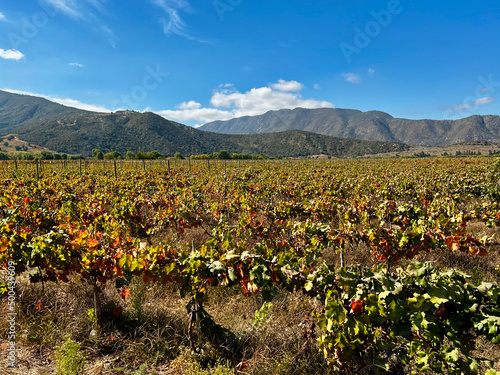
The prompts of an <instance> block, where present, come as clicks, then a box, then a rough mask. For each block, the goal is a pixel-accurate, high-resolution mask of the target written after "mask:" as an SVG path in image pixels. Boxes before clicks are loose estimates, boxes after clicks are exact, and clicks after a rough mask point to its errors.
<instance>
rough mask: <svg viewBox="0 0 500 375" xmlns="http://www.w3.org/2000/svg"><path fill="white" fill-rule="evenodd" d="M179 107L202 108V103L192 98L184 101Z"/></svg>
mask: <svg viewBox="0 0 500 375" xmlns="http://www.w3.org/2000/svg"><path fill="white" fill-rule="evenodd" d="M177 108H179V109H200V108H201V104H200V103H197V102H195V101H194V100H190V101H189V102H183V103H181V104H179V105H178V106H177Z"/></svg>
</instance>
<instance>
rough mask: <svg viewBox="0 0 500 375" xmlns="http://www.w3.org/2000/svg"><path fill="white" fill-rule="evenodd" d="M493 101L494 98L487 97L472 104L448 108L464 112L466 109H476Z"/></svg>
mask: <svg viewBox="0 0 500 375" xmlns="http://www.w3.org/2000/svg"><path fill="white" fill-rule="evenodd" d="M494 101H495V98H493V97H491V96H487V97H484V98H478V99H476V100H475V101H474V102H472V103H462V104H456V105H455V106H452V107H449V108H450V109H454V108H456V109H459V110H466V109H472V108H476V107H480V106H482V105H486V104H490V103H493V102H494Z"/></svg>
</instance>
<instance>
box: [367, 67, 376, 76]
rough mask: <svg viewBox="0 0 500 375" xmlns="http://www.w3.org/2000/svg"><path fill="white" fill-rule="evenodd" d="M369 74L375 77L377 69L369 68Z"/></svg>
mask: <svg viewBox="0 0 500 375" xmlns="http://www.w3.org/2000/svg"><path fill="white" fill-rule="evenodd" d="M368 74H369V75H370V77H373V75H374V74H375V69H372V68H370V69H368Z"/></svg>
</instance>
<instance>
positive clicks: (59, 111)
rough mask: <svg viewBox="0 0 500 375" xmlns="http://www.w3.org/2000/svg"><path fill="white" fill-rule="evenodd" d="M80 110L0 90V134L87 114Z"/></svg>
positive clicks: (35, 97) (36, 97)
mask: <svg viewBox="0 0 500 375" xmlns="http://www.w3.org/2000/svg"><path fill="white" fill-rule="evenodd" d="M88 113H91V112H87V111H84V110H81V109H76V108H71V107H66V106H64V105H61V104H57V103H54V102H51V101H49V100H47V99H44V98H40V97H38V96H30V95H20V94H12V93H9V92H7V91H2V90H0V133H2V134H6V133H9V132H12V131H14V130H15V129H16V128H19V127H22V126H24V125H28V124H34V123H38V122H40V121H47V120H56V119H59V118H63V117H71V116H79V115H84V114H88Z"/></svg>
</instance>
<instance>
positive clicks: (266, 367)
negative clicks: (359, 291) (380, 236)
mask: <svg viewBox="0 0 500 375" xmlns="http://www.w3.org/2000/svg"><path fill="white" fill-rule="evenodd" d="M468 231H469V233H470V234H473V235H474V236H477V237H482V236H488V237H491V236H492V237H493V238H494V241H496V242H495V243H494V244H493V245H491V246H490V247H489V248H488V252H489V255H488V256H487V257H482V258H480V257H468V256H467V255H466V254H462V253H452V252H451V251H447V250H442V251H434V252H431V253H429V254H426V255H425V256H423V257H422V258H421V260H422V261H433V262H435V263H436V265H437V266H439V267H441V268H443V269H451V268H455V269H459V270H462V271H464V272H465V273H467V274H469V275H471V282H473V283H475V284H478V283H480V282H481V281H496V282H498V281H500V272H499V271H498V270H496V268H497V267H498V265H499V264H500V246H499V245H498V240H499V238H500V231H499V229H498V228H488V227H487V226H485V225H484V224H482V223H480V222H474V223H470V225H469V227H468ZM206 238H207V234H206V233H205V231H204V230H203V229H201V228H198V229H195V230H191V231H189V232H187V233H185V235H184V237H183V240H185V241H186V243H188V242H191V241H192V242H194V243H195V245H196V244H198V243H202V242H204V241H205V240H206ZM323 260H324V261H326V262H328V263H333V264H336V265H340V259H339V255H338V254H336V253H334V252H333V251H331V250H330V251H325V252H324V257H323ZM345 262H346V264H347V265H350V264H362V265H365V266H370V265H371V264H372V258H371V256H370V254H369V250H368V248H367V247H366V246H365V245H360V246H356V247H353V248H352V249H349V250H348V251H346V253H345ZM17 281H18V283H19V284H18V298H19V303H18V306H19V313H18V316H17V334H18V336H17V340H16V344H17V345H18V349H19V351H18V365H19V366H18V368H17V369H8V368H7V370H6V371H5V372H4V373H6V374H13V375H18V374H19V375H20V374H23V375H24V374H53V373H55V371H56V368H57V365H56V356H55V350H56V347H57V346H59V345H61V343H62V342H63V341H64V337H65V336H66V335H70V336H71V338H72V339H73V340H75V341H77V342H78V343H80V344H81V349H80V350H81V353H82V354H84V355H85V357H86V360H85V374H105V375H107V374H162V375H163V374H165V375H167V374H168V375H174V374H187V375H205V374H220V375H226V374H236V373H244V374H252V375H264V374H266V375H267V374H287V375H288V374H329V373H330V371H329V370H328V366H327V363H326V361H325V359H324V358H323V356H322V353H320V352H319V350H318V346H317V343H316V341H315V340H314V339H313V338H311V337H309V338H308V337H307V336H305V335H304V332H305V331H306V330H307V329H308V328H310V327H311V324H312V321H313V320H314V319H312V318H311V315H312V313H313V312H314V311H319V310H321V308H322V306H321V303H320V301H318V300H316V299H311V298H309V297H306V296H303V295H302V294H300V293H295V294H293V293H289V292H287V291H284V290H281V289H278V288H277V289H275V291H274V292H275V297H274V299H273V301H272V306H271V307H270V308H269V310H268V315H267V319H266V320H265V321H264V323H263V324H261V325H260V326H258V327H257V326H255V324H254V317H255V312H256V311H258V310H259V309H260V308H261V306H262V304H263V303H264V301H263V300H262V297H261V296H259V295H257V296H254V297H250V298H246V297H244V296H242V294H241V292H240V290H239V287H234V288H225V287H211V288H209V290H208V303H207V304H206V305H205V308H206V310H207V311H208V313H209V314H210V315H211V316H212V317H213V319H214V321H215V322H217V323H218V324H219V325H220V326H221V329H220V330H219V331H217V333H216V334H215V335H214V336H213V337H210V338H205V339H204V344H203V352H202V353H201V354H196V355H191V353H190V349H189V340H188V338H187V327H188V315H187V312H186V309H185V305H186V303H187V302H188V299H187V298H181V297H180V293H179V289H178V287H177V286H176V285H161V284H152V283H151V284H144V283H143V282H142V280H140V279H134V280H133V282H132V284H131V285H130V288H131V290H132V296H131V297H130V298H129V300H127V301H123V300H121V299H120V297H119V295H118V294H117V292H116V289H115V288H114V285H112V284H110V285H109V287H107V288H106V289H105V291H104V292H103V293H102V295H101V302H102V327H101V332H102V335H101V337H100V338H99V339H94V338H92V337H90V332H91V329H92V324H91V323H90V322H89V319H88V317H87V311H88V309H89V308H92V307H93V294H92V288H91V287H90V286H89V285H87V284H85V283H83V282H82V281H80V280H79V279H78V278H73V279H72V280H71V281H70V282H69V283H59V284H55V283H47V284H45V286H44V287H43V289H42V285H41V284H30V283H29V280H28V278H27V276H19V277H18V280H17ZM0 301H1V302H0V314H2V315H5V314H6V313H7V306H6V299H5V298H1V299H0ZM37 302H41V303H42V305H43V306H44V308H43V309H42V310H37V309H36V304H37ZM117 306H122V307H123V314H122V315H121V316H119V317H116V316H114V315H113V311H114V309H115V308H116V307H117ZM6 329H7V323H6V321H5V319H2V320H0V330H2V331H3V332H5V331H6ZM316 333H318V332H316ZM475 344H476V352H475V354H478V355H481V356H484V357H487V358H489V359H491V360H493V361H495V362H496V363H497V364H500V352H499V351H498V348H496V347H493V346H492V345H491V344H490V343H488V342H487V341H484V340H477V342H476V343H475ZM6 348H7V341H6V339H5V336H3V337H2V338H0V368H2V369H6V351H5V349H6ZM238 365H240V367H239V368H242V367H241V366H243V365H248V367H247V368H246V369H245V370H244V371H243V372H237V371H236V368H237V366H238ZM497 367H498V365H497ZM499 370H500V368H499Z"/></svg>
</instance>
